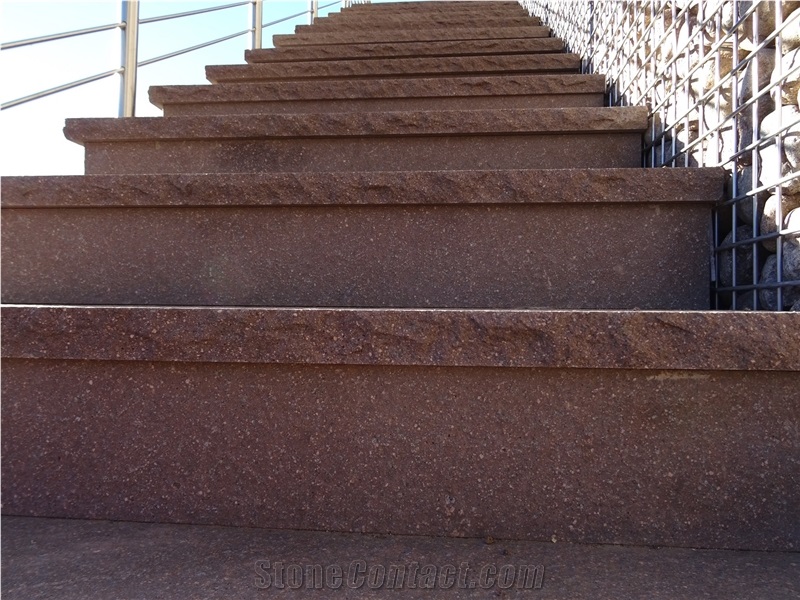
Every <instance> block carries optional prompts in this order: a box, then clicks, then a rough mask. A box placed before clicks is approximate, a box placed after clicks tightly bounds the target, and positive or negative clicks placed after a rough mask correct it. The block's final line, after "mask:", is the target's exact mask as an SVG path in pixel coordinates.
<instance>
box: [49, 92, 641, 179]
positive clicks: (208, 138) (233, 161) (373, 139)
mask: <svg viewBox="0 0 800 600" xmlns="http://www.w3.org/2000/svg"><path fill="white" fill-rule="evenodd" d="M646 123H647V109H646V108H643V107H626V108H563V109H514V110H511V109H505V110H486V111H480V110H474V111H417V112H414V111H407V112H389V113H319V114H318V113H314V114H299V115H295V114H275V115H230V116H198V117H170V118H137V119H68V120H67V124H66V127H65V128H64V132H65V134H66V136H67V138H68V139H70V140H72V141H75V142H78V143H82V144H83V145H84V146H85V147H86V172H87V174H102V173H116V174H123V173H187V172H188V173H231V172H285V171H301V172H315V171H327V172H330V171H386V170H392V171H419V170H456V169H457V170H472V169H519V168H525V169H528V168H530V169H535V168H570V167H574V168H581V167H589V168H591V167H607V168H614V167H635V166H638V165H639V164H640V161H641V156H640V149H641V134H642V131H643V130H644V129H645V127H646Z"/></svg>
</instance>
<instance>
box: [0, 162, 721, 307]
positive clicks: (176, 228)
mask: <svg viewBox="0 0 800 600" xmlns="http://www.w3.org/2000/svg"><path fill="white" fill-rule="evenodd" d="M723 184H724V171H722V170H717V169H708V170H704V169H652V170H646V169H609V170H591V169H585V170H574V171H570V170H552V171H494V172H481V171H471V172H464V171H460V172H459V171H454V172H438V173H436V172H433V173H431V172H427V173H426V172H421V173H411V174H409V173H349V174H348V173H341V174H324V175H300V174H284V175H252V174H247V175H183V176H181V175H157V176H131V175H128V176H87V177H45V178H27V177H26V178H7V179H5V180H4V189H3V197H2V202H3V213H4V214H3V219H4V224H3V238H2V242H3V252H2V277H3V281H2V284H3V285H2V292H3V302H10V303H24V304H136V305H144V304H147V305H201V306H202V305H205V306H211V305H214V306H220V305H221V306H225V305H227V306H360V307H409V308H413V307H473V308H487V307H498V308H530V307H551V308H584V309H596V308H618V309H623V308H627V309H632V308H642V309H656V308H660V309H702V308H708V301H709V298H708V279H709V269H710V265H709V258H708V256H707V255H706V254H704V253H701V252H696V250H695V249H696V248H706V247H708V246H709V244H710V243H711V240H710V238H709V227H708V217H709V215H710V211H711V207H712V206H713V204H714V203H715V202H716V201H718V200H719V199H720V198H721V197H722V193H723ZM78 208H80V209H81V210H76V209H78ZM632 248H636V249H637V250H636V252H631V249H632Z"/></svg>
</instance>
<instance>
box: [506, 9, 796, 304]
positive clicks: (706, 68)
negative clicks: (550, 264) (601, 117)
mask: <svg viewBox="0 0 800 600" xmlns="http://www.w3.org/2000/svg"><path fill="white" fill-rule="evenodd" d="M521 3H522V4H523V6H525V7H526V8H527V9H528V10H529V11H530V12H531V13H532V14H536V15H537V16H539V17H541V18H542V20H543V22H544V24H545V25H548V26H549V27H550V28H551V29H552V32H553V35H555V36H558V37H561V38H563V39H564V41H565V43H566V45H567V48H568V49H569V51H571V52H576V53H578V54H580V55H581V57H582V58H583V71H584V72H587V73H594V72H596V73H604V74H605V75H606V78H607V84H608V88H607V91H608V102H609V104H610V105H612V106H614V105H617V106H625V105H646V106H648V107H649V111H650V122H649V123H650V124H649V129H648V132H647V135H646V136H645V144H644V149H643V165H644V166H648V167H661V166H667V167H669V166H721V167H723V168H725V169H726V170H727V171H728V172H729V174H730V183H729V189H728V194H727V199H726V201H725V202H723V203H721V204H720V205H719V206H717V207H716V209H715V211H714V220H713V228H714V231H713V235H714V248H713V257H714V260H713V261H712V263H713V265H714V268H713V271H712V273H711V280H712V287H713V292H714V294H713V298H714V306H715V307H716V308H733V309H751V310H752V309H758V310H785V309H790V308H794V310H800V172H799V169H798V159H799V158H800V110H798V99H797V91H798V88H800V48H799V47H800V8H798V7H799V6H800V5H798V3H797V2H785V1H782V0H756V1H754V2H740V1H729V0H727V1H722V0H644V1H642V0H639V1H620V2H615V1H606V0H599V1H594V2H566V1H545V0H521Z"/></svg>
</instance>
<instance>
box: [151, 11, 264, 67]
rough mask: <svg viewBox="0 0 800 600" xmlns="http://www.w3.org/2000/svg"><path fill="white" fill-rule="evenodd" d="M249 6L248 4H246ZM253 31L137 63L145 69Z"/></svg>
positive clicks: (248, 30) (227, 36) (246, 30)
mask: <svg viewBox="0 0 800 600" xmlns="http://www.w3.org/2000/svg"><path fill="white" fill-rule="evenodd" d="M248 4H249V3H248ZM252 31H253V29H252V28H250V29H245V30H244V31H240V32H238V33H232V34H230V35H226V36H224V37H221V38H217V39H215V40H211V41H210V42H203V43H201V44H197V45H196V46H191V47H190V48H184V49H182V50H176V51H175V52H170V53H169V54H164V55H162V56H156V57H155V58H148V59H147V60H143V61H141V62H140V63H139V66H140V67H146V66H147V65H152V64H153V63H157V62H159V61H162V60H167V59H168V58H174V57H175V56H180V55H181V54H188V53H189V52H194V51H195V50H200V49H202V48H207V47H208V46H213V45H214V44H219V43H221V42H225V41H228V40H232V39H234V38H237V37H240V36H242V35H244V34H245V33H250V32H252Z"/></svg>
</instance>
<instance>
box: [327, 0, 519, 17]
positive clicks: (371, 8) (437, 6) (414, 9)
mask: <svg viewBox="0 0 800 600" xmlns="http://www.w3.org/2000/svg"><path fill="white" fill-rule="evenodd" d="M453 9H457V10H458V11H459V12H478V13H480V14H491V13H495V12H499V13H505V14H526V15H527V14H528V13H527V11H526V10H525V9H524V8H522V6H521V5H520V4H519V3H518V2H502V1H499V2H493V1H489V2H459V3H453V2H385V3H376V4H356V5H353V6H349V7H347V8H345V9H344V10H343V11H342V12H343V13H345V14H375V15H391V14H394V13H398V12H399V13H400V14H409V13H420V14H422V13H438V12H444V13H446V14H451V13H452V12H453Z"/></svg>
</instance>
